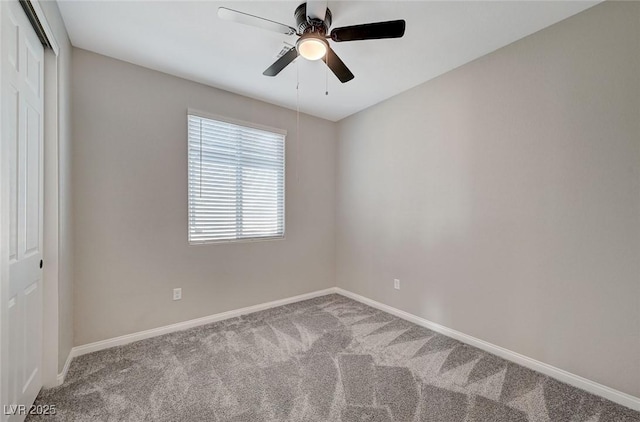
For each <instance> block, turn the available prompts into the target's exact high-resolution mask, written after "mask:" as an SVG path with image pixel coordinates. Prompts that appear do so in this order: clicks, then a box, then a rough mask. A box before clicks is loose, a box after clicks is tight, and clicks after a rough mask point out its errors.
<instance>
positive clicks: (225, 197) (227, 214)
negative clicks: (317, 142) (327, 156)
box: [188, 112, 285, 244]
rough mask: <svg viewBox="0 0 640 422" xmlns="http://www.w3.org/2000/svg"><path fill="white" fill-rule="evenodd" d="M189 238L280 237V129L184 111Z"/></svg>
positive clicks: (196, 240) (199, 240) (194, 241)
mask: <svg viewBox="0 0 640 422" xmlns="http://www.w3.org/2000/svg"><path fill="white" fill-rule="evenodd" d="M188 120H189V122H188V126H189V130H188V132H189V134H188V144H189V152H188V154H189V243H192V244H197V243H209V242H220V241H232V240H244V239H258V238H279V237H283V236H284V138H285V135H284V133H277V132H272V131H270V130H264V129H258V128H254V127H247V126H242V125H239V124H235V123H229V122H226V121H221V120H213V119H210V118H204V117H201V116H198V115H194V114H192V113H191V112H190V113H189V115H188Z"/></svg>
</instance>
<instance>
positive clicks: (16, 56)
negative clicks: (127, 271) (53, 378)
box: [0, 0, 44, 421]
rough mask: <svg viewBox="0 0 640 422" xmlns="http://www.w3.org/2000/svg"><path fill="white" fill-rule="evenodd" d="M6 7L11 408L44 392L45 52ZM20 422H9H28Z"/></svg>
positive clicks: (13, 6)
mask: <svg viewBox="0 0 640 422" xmlns="http://www.w3.org/2000/svg"><path fill="white" fill-rule="evenodd" d="M0 7H2V49H1V50H0V51H2V57H1V59H2V60H1V65H2V81H1V89H2V125H1V127H2V133H1V135H2V148H3V154H4V153H6V154H7V156H8V161H9V180H8V183H9V189H8V192H9V196H10V197H9V198H8V200H9V201H8V202H9V208H10V210H9V226H10V227H9V230H8V234H9V283H8V289H6V290H5V291H7V292H8V296H6V297H4V298H3V300H6V301H7V302H6V303H5V304H3V305H4V306H6V309H7V321H8V327H7V332H6V333H3V341H6V342H7V348H8V368H3V370H6V371H7V373H8V381H9V386H8V388H9V391H8V398H9V400H10V401H9V403H8V404H10V405H24V406H27V407H28V406H30V405H31V404H32V403H33V401H34V400H35V398H36V396H37V394H38V392H39V391H40V388H41V387H42V373H41V372H42V371H41V367H42V334H43V333H42V324H43V321H42V311H43V303H42V301H43V296H42V269H41V268H40V260H41V259H42V216H43V213H42V211H43V163H44V162H43V155H42V151H43V124H44V120H43V109H44V103H43V76H44V75H43V71H44V49H43V47H42V45H41V44H40V40H39V39H38V37H37V36H36V34H35V31H34V30H33V28H32V27H31V24H30V23H29V21H28V19H27V17H26V15H25V14H24V11H23V10H22V8H21V6H20V5H19V3H18V2H17V1H15V0H12V1H1V2H0ZM22 419H24V415H14V416H12V417H10V418H9V420H16V421H18V420H22Z"/></svg>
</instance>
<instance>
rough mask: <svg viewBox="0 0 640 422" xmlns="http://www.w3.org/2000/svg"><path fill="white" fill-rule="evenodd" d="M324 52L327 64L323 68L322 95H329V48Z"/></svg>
mask: <svg viewBox="0 0 640 422" xmlns="http://www.w3.org/2000/svg"><path fill="white" fill-rule="evenodd" d="M324 54H325V56H326V57H325V62H327V66H326V69H325V88H324V95H329V49H327V52H326V53H324Z"/></svg>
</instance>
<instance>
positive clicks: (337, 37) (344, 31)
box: [331, 19, 406, 42]
mask: <svg viewBox="0 0 640 422" xmlns="http://www.w3.org/2000/svg"><path fill="white" fill-rule="evenodd" d="M405 26H406V22H405V21H404V20H403V19H400V20H397V21H387V22H375V23H365V24H363V25H353V26H343V27H342V28H335V29H334V30H333V31H331V39H332V40H334V41H336V42H341V41H360V40H379V39H382V38H400V37H402V36H403V35H404V29H405Z"/></svg>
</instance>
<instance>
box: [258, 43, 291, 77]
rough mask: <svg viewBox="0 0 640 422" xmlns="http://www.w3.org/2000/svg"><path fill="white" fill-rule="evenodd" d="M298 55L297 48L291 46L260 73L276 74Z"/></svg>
mask: <svg viewBox="0 0 640 422" xmlns="http://www.w3.org/2000/svg"><path fill="white" fill-rule="evenodd" d="M296 57H298V50H297V49H296V48H295V47H292V48H291V49H290V50H289V51H287V52H286V53H284V54H283V55H282V57H280V58H279V59H278V60H276V61H275V62H274V63H273V64H272V65H271V66H269V67H268V68H267V70H265V71H264V72H262V74H263V75H264V76H276V75H277V74H278V73H280V72H281V71H282V69H284V68H285V67H287V65H288V64H289V63H291V62H292V61H294V60H295V59H296Z"/></svg>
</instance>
